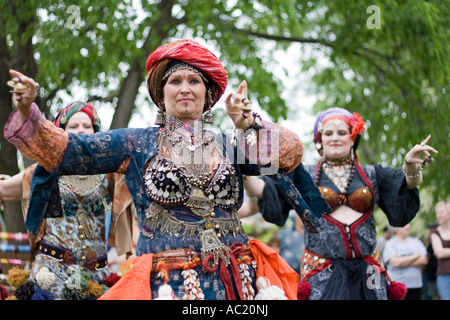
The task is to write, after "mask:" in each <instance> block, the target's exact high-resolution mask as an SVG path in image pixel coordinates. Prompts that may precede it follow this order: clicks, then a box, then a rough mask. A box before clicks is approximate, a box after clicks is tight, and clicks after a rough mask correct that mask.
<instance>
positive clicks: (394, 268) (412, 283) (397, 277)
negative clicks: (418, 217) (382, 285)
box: [383, 224, 428, 300]
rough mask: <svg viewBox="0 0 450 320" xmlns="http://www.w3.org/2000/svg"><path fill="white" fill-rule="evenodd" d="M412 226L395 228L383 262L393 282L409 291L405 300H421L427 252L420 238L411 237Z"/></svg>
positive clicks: (385, 248)
mask: <svg viewBox="0 0 450 320" xmlns="http://www.w3.org/2000/svg"><path fill="white" fill-rule="evenodd" d="M409 231H410V226H409V224H407V225H406V226H404V227H402V228H395V236H394V237H393V238H392V239H390V240H388V241H387V242H386V245H385V247H384V253H383V260H384V261H385V262H386V263H387V271H388V273H389V276H390V277H391V279H392V280H393V281H398V282H402V283H404V284H405V286H406V288H407V289H408V293H407V294H406V297H405V300H420V299H421V296H422V286H423V281H422V270H421V267H422V266H424V265H426V264H427V262H428V257H427V250H426V248H425V246H424V245H423V243H422V242H421V241H420V240H419V239H418V238H413V237H410V236H409Z"/></svg>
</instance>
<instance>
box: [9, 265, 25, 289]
mask: <svg viewBox="0 0 450 320" xmlns="http://www.w3.org/2000/svg"><path fill="white" fill-rule="evenodd" d="M30 273H31V271H30V270H22V269H19V268H18V267H14V268H12V269H10V270H9V272H8V279H7V282H8V283H9V284H10V285H12V286H13V287H16V288H17V287H20V286H21V285H23V284H25V283H27V281H28V278H29V277H30Z"/></svg>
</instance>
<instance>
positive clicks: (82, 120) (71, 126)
mask: <svg viewBox="0 0 450 320" xmlns="http://www.w3.org/2000/svg"><path fill="white" fill-rule="evenodd" d="M65 130H66V132H67V133H75V134H83V133H84V134H92V133H94V126H93V125H92V121H91V118H89V116H88V115H87V114H86V113H84V112H81V111H80V112H77V113H75V114H74V115H73V116H71V117H70V119H69V120H68V121H67V124H66V128H65Z"/></svg>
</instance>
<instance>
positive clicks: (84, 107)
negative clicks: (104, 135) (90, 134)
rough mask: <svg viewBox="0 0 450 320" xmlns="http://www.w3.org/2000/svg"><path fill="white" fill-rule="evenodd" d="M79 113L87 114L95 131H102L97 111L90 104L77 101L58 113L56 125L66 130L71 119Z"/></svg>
mask: <svg viewBox="0 0 450 320" xmlns="http://www.w3.org/2000/svg"><path fill="white" fill-rule="evenodd" d="M77 112H84V113H86V114H87V115H88V116H89V118H90V119H91V121H92V126H93V127H94V131H95V132H98V131H100V118H99V117H98V114H97V110H95V108H94V107H93V106H92V105H91V104H90V103H85V102H80V101H75V102H73V103H71V104H69V105H67V106H66V107H64V108H62V109H61V110H59V111H58V114H57V115H56V119H55V125H56V126H57V127H60V128H63V129H65V128H66V124H67V122H68V121H69V119H70V118H71V117H72V116H73V115H74V114H75V113H77Z"/></svg>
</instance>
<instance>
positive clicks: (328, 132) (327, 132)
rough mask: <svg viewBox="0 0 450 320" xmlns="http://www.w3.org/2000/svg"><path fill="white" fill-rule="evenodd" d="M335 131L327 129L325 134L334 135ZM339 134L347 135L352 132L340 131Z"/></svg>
mask: <svg viewBox="0 0 450 320" xmlns="http://www.w3.org/2000/svg"><path fill="white" fill-rule="evenodd" d="M333 133H334V132H333V131H325V132H324V133H323V134H324V135H326V136H332V135H333ZM337 134H338V135H340V136H345V135H347V134H350V133H349V132H348V131H338V132H337Z"/></svg>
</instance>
